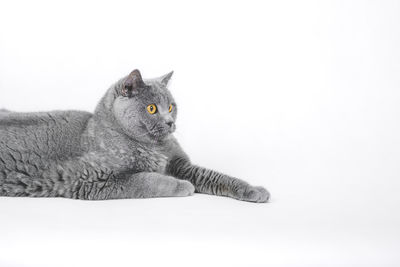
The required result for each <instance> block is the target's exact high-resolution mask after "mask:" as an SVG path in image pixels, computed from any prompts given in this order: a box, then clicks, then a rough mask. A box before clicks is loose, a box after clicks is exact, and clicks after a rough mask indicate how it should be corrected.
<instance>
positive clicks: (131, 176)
mask: <svg viewBox="0 0 400 267" xmlns="http://www.w3.org/2000/svg"><path fill="white" fill-rule="evenodd" d="M171 76H172V73H169V74H167V75H165V76H163V77H160V78H156V79H148V80H143V79H142V77H141V75H140V72H139V71H138V70H134V71H133V72H131V73H130V74H129V75H128V76H126V77H124V78H122V79H121V80H120V81H118V82H117V83H115V84H114V85H113V86H111V88H110V89H109V90H108V91H107V93H106V94H105V96H104V97H103V98H102V100H101V101H100V103H99V104H98V106H97V108H96V110H95V112H94V114H91V113H88V112H82V111H53V112H42V113H19V112H10V111H7V110H0V196H11V197H18V196H19V197H66V198H74V199H85V200H105V199H121V198H149V197H178V196H190V195H192V194H193V193H194V192H199V193H206V194H212V195H219V196H228V197H232V198H235V199H239V200H244V201H252V202H267V201H268V199H269V193H268V192H267V190H265V189H264V188H262V187H253V186H251V185H249V184H248V183H246V182H244V181H242V180H239V179H237V178H233V177H230V176H227V175H224V174H221V173H218V172H215V171H212V170H208V169H205V168H202V167H199V166H196V165H193V164H192V163H191V162H190V160H189V158H188V156H187V155H186V154H185V153H184V152H183V150H182V149H181V147H180V146H179V144H178V142H177V140H176V139H175V138H174V136H173V135H172V133H173V132H174V130H175V120H176V115H177V105H176V103H175V101H174V99H173V97H172V95H171V93H170V92H169V90H168V89H167V85H168V81H169V79H170V78H171ZM150 104H155V105H156V106H157V112H156V113H155V114H150V113H149V112H148V111H147V106H148V105H150ZM170 105H172V111H171V112H169V106H170Z"/></svg>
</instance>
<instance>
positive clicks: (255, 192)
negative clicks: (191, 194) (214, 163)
mask: <svg viewBox="0 0 400 267" xmlns="http://www.w3.org/2000/svg"><path fill="white" fill-rule="evenodd" d="M167 172H168V173H169V174H170V175H172V176H174V177H177V178H179V179H184V180H188V181H190V182H191V183H192V184H193V185H194V186H195V188H196V192H198V193H205V194H211V195H218V196H227V197H232V198H235V199H238V200H243V201H250V202H258V203H263V202H267V201H268V200H269V198H270V194H269V192H268V191H267V190H266V189H265V188H263V187H261V186H251V185H249V184H248V183H247V182H245V181H243V180H240V179H237V178H234V177H230V176H228V175H225V174H222V173H219V172H216V171H213V170H209V169H206V168H203V167H199V166H196V165H193V164H191V163H190V161H189V160H188V159H187V158H185V157H179V158H175V159H173V160H171V161H170V163H169V165H168V168H167Z"/></svg>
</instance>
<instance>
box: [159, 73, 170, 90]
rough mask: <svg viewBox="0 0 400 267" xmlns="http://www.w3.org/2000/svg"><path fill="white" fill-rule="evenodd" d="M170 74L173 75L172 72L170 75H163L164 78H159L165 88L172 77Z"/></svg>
mask: <svg viewBox="0 0 400 267" xmlns="http://www.w3.org/2000/svg"><path fill="white" fill-rule="evenodd" d="M172 74H174V71H171V72H170V73H168V74H165V75H164V76H161V77H160V78H159V79H160V82H161V84H162V85H164V86H165V87H167V86H168V83H169V80H170V79H171V77H172Z"/></svg>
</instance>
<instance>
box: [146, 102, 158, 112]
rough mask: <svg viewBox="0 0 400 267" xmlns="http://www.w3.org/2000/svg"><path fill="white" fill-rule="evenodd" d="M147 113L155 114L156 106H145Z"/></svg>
mask: <svg viewBox="0 0 400 267" xmlns="http://www.w3.org/2000/svg"><path fill="white" fill-rule="evenodd" d="M147 111H148V112H149V113H150V114H154V113H156V112H157V106H156V105H154V104H151V105H148V106H147Z"/></svg>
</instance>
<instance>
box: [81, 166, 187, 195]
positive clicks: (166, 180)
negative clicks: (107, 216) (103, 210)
mask: <svg viewBox="0 0 400 267" xmlns="http://www.w3.org/2000/svg"><path fill="white" fill-rule="evenodd" d="M194 190H195V188H194V186H193V185H192V184H191V183H190V182H188V181H182V180H179V179H176V178H174V177H171V176H167V175H163V174H160V173H155V172H140V173H135V174H126V175H123V176H113V177H111V178H110V179H108V180H106V181H103V182H89V181H86V182H82V183H80V184H79V185H78V186H76V188H75V192H76V195H75V198H79V199H87V200H106V199H124V198H154V197H185V196H191V195H193V193H194Z"/></svg>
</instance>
